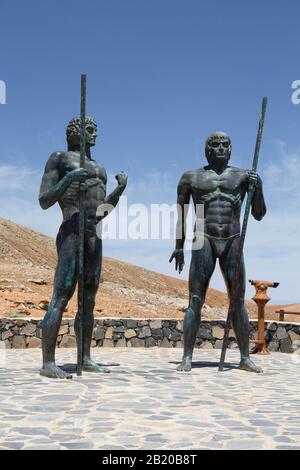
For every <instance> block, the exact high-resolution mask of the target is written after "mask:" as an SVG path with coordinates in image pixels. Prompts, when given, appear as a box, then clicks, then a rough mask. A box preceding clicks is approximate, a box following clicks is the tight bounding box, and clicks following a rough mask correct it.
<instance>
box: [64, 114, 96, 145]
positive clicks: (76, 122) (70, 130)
mask: <svg viewBox="0 0 300 470" xmlns="http://www.w3.org/2000/svg"><path fill="white" fill-rule="evenodd" d="M80 121H81V120H80V117H78V116H76V117H74V118H72V119H71V120H70V121H69V124H68V126H67V130H66V135H67V140H69V139H70V138H72V137H75V136H79V135H80ZM85 125H86V126H88V125H92V126H94V127H95V128H96V129H97V123H96V121H95V119H93V118H92V117H90V116H86V117H85Z"/></svg>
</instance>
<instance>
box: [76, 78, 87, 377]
mask: <svg viewBox="0 0 300 470" xmlns="http://www.w3.org/2000/svg"><path fill="white" fill-rule="evenodd" d="M85 109H86V75H81V100H80V167H81V168H84V162H85ZM83 315H84V191H82V188H81V183H80V184H79V259H78V316H79V322H78V344H77V375H82V365H83V336H84V335H83Z"/></svg>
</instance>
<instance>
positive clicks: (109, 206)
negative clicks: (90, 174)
mask: <svg viewBox="0 0 300 470" xmlns="http://www.w3.org/2000/svg"><path fill="white" fill-rule="evenodd" d="M127 179H128V176H127V174H126V173H124V172H123V171H121V173H118V174H117V175H116V180H117V182H118V186H117V187H116V188H115V189H114V190H113V192H112V193H110V194H109V195H108V196H106V198H105V199H104V202H103V204H100V206H98V209H97V220H98V221H101V220H103V219H104V218H105V217H107V216H108V215H109V214H110V213H111V211H112V210H113V209H114V208H115V207H116V205H117V204H118V202H119V199H120V197H121V195H122V194H123V192H124V190H125V188H126V186H127ZM103 180H104V182H105V186H106V182H107V176H106V171H105V170H104V169H103Z"/></svg>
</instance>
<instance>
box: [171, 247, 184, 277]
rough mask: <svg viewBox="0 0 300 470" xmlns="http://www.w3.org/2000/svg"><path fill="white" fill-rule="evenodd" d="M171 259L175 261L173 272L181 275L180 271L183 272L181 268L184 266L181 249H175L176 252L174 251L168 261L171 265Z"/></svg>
mask: <svg viewBox="0 0 300 470" xmlns="http://www.w3.org/2000/svg"><path fill="white" fill-rule="evenodd" d="M173 259H175V270H176V271H178V272H179V274H180V273H181V271H182V270H183V266H184V252H183V250H182V249H177V250H174V251H173V253H172V255H171V257H170V259H169V263H172V261H173Z"/></svg>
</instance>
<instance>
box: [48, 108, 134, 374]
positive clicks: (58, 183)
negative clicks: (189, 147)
mask: <svg viewBox="0 0 300 470" xmlns="http://www.w3.org/2000/svg"><path fill="white" fill-rule="evenodd" d="M85 130H86V135H85V145H86V149H85V165H84V168H80V118H79V117H76V118H73V119H72V120H71V121H70V122H69V124H68V127H67V142H68V150H67V151H58V152H55V153H53V154H52V155H51V156H50V158H49V160H48V162H47V164H46V167H45V172H44V175H43V179H42V183H41V188H40V195H39V202H40V205H41V207H42V208H43V209H48V208H49V207H51V206H52V205H53V204H55V203H56V202H58V203H59V205H60V208H61V210H62V215H63V223H62V225H61V227H60V229H59V232H58V235H57V238H56V247H57V254H58V263H57V267H56V272H55V278H54V290H53V296H52V299H51V302H50V305H49V308H48V311H47V314H46V315H45V318H44V320H43V326H42V347H43V367H42V369H41V371H40V373H41V375H43V376H46V377H51V378H71V375H70V374H68V373H67V372H65V371H63V370H62V369H61V368H60V367H58V366H57V365H56V364H55V347H56V341H57V336H58V332H59V327H60V324H61V319H62V315H63V312H64V310H65V308H66V306H67V304H68V301H69V300H70V299H71V297H72V296H73V294H74V291H75V287H76V284H77V280H78V249H79V186H81V190H82V186H83V183H84V188H83V189H84V193H85V194H84V213H85V232H84V243H85V245H84V263H85V273H84V311H83V316H82V321H83V335H84V336H83V370H86V371H91V372H109V370H108V369H107V368H105V367H102V366H99V365H98V364H96V363H95V362H94V361H93V360H92V359H91V356H90V347H91V341H92V333H93V326H94V315H93V310H94V306H95V298H96V294H97V290H98V286H99V281H100V274H101V264H102V240H101V238H98V236H97V233H96V227H97V223H98V222H99V218H98V217H97V215H96V212H97V209H98V208H99V206H101V205H105V206H111V207H115V206H116V205H117V204H118V201H119V198H120V196H121V194H122V193H123V191H124V189H125V187H126V184H127V175H126V174H125V173H123V172H121V173H119V174H118V175H117V176H116V179H117V182H118V186H117V187H116V189H115V190H114V191H113V192H112V193H111V194H110V195H108V196H106V183H107V176H106V171H105V169H104V168H103V166H101V165H100V164H99V163H97V162H96V161H95V160H94V159H93V158H92V155H91V147H93V146H94V145H95V143H96V137H97V124H96V122H95V121H94V119H92V118H90V117H86V120H85ZM102 218H103V217H102ZM75 332H76V337H77V343H78V338H79V318H78V315H77V316H76V319H75Z"/></svg>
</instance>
